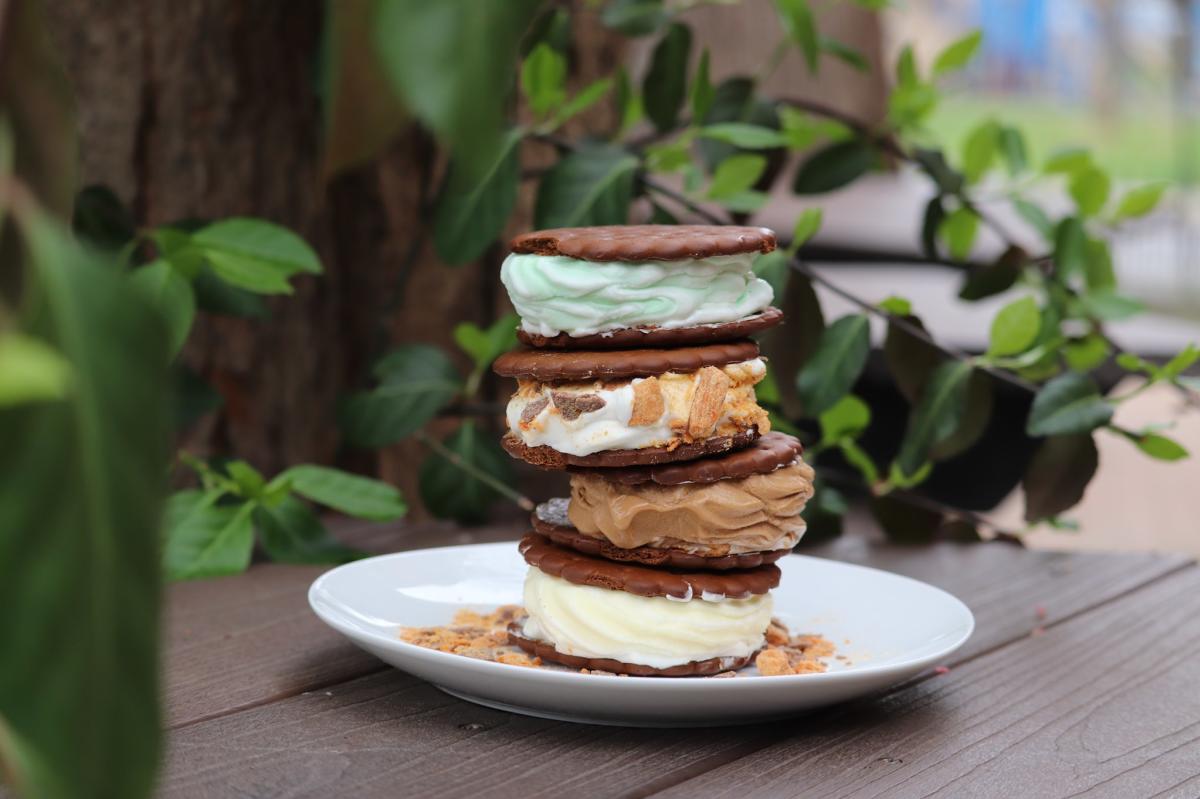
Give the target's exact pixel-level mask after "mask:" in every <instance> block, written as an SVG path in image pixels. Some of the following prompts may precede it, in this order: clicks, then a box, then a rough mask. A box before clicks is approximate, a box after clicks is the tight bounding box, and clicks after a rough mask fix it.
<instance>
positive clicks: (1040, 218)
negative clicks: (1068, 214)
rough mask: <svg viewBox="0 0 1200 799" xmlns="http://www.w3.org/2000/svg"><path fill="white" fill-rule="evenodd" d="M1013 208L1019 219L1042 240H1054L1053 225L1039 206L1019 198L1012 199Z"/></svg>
mask: <svg viewBox="0 0 1200 799" xmlns="http://www.w3.org/2000/svg"><path fill="white" fill-rule="evenodd" d="M1012 204H1013V208H1014V209H1015V210H1016V212H1017V213H1018V214H1020V215H1021V218H1022V219H1024V220H1025V221H1026V222H1028V223H1029V225H1030V226H1031V227H1032V228H1033V229H1034V230H1036V231H1037V232H1038V233H1040V234H1041V236H1042V238H1044V239H1046V240H1051V239H1053V238H1054V223H1053V222H1051V221H1050V217H1049V216H1047V215H1046V212H1045V211H1043V210H1042V207H1041V206H1040V205H1035V204H1034V203H1032V202H1030V201H1029V200H1024V199H1022V198H1020V197H1014V198H1013V200H1012Z"/></svg>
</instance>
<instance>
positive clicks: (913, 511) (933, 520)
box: [870, 495, 946, 545]
mask: <svg viewBox="0 0 1200 799" xmlns="http://www.w3.org/2000/svg"><path fill="white" fill-rule="evenodd" d="M870 509H871V515H872V516H874V517H875V521H876V522H878V523H879V526H880V528H882V529H883V534H884V535H885V536H886V537H887V540H888V541H893V542H896V543H898V544H905V545H911V544H929V543H931V542H933V541H934V540H936V539H937V537H938V531H939V530H941V529H942V526H943V525H944V524H945V523H946V517H945V515H944V514H942V513H941V512H940V511H936V510H930V509H929V508H926V507H924V506H917V505H914V504H912V503H911V502H905V501H904V500H902V499H899V498H897V497H893V496H889V495H884V496H879V497H872V498H871V500H870Z"/></svg>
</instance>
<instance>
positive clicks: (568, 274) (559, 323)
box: [500, 253, 772, 336]
mask: <svg viewBox="0 0 1200 799" xmlns="http://www.w3.org/2000/svg"><path fill="white" fill-rule="evenodd" d="M754 258H755V253H743V254H739V255H719V256H713V257H709V258H697V259H691V260H686V261H636V262H630V261H583V260H579V259H576V258H568V257H566V256H562V255H532V254H524V253H513V254H512V255H509V256H508V258H506V259H505V261H504V265H503V266H502V267H501V269H500V280H501V282H503V283H504V287H505V288H506V289H508V296H509V298H510V299H511V300H512V304H513V306H514V307H515V308H516V309H517V313H518V314H520V315H521V327H522V328H523V329H524V330H525V331H526V332H528V333H532V334H535V335H542V336H557V335H558V334H559V333H566V334H567V335H568V336H590V335H593V334H595V333H604V332H608V331H612V330H620V329H623V328H630V327H661V328H668V329H669V328H678V327H690V326H692V325H706V324H723V323H725V322H735V321H737V320H739V319H743V318H745V317H747V316H750V315H752V314H755V313H757V312H759V311H761V310H762V309H764V308H766V307H767V306H768V305H770V304H771V299H772V292H771V286H770V285H769V284H768V283H767V282H766V281H764V280H761V279H760V278H758V277H757V276H756V275H755V274H754V270H753V269H752V268H751V267H752V264H753V263H754Z"/></svg>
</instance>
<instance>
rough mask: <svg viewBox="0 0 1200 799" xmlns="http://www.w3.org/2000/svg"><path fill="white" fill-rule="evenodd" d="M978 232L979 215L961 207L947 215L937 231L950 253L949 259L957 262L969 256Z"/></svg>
mask: <svg viewBox="0 0 1200 799" xmlns="http://www.w3.org/2000/svg"><path fill="white" fill-rule="evenodd" d="M978 232H979V215H978V214H976V213H975V212H974V211H972V210H971V209H970V208H966V207H963V206H959V207H958V208H955V209H954V210H953V211H951V212H950V213H949V214H947V215H946V218H945V219H944V220H943V221H942V224H941V227H940V228H939V229H938V233H939V234H940V235H941V237H942V240H943V241H945V242H946V248H947V249H948V250H949V251H950V257H951V258H953V259H955V260H957V261H965V260H966V259H967V257H968V256H970V254H971V247H972V246H973V245H974V244H975V235H976V233H978Z"/></svg>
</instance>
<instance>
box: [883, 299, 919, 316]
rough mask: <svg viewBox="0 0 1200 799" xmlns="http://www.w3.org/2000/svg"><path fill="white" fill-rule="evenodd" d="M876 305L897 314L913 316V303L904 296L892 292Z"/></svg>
mask: <svg viewBox="0 0 1200 799" xmlns="http://www.w3.org/2000/svg"><path fill="white" fill-rule="evenodd" d="M875 305H876V307H878V308H881V309H882V310H884V311H887V312H888V313H890V314H894V315H896V316H912V303H911V302H909V301H908V300H906V299H905V298H904V297H899V296H897V295H895V294H892V295H890V296H888V297H885V298H884V299H882V300H880V301H879V302H877V303H875Z"/></svg>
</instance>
